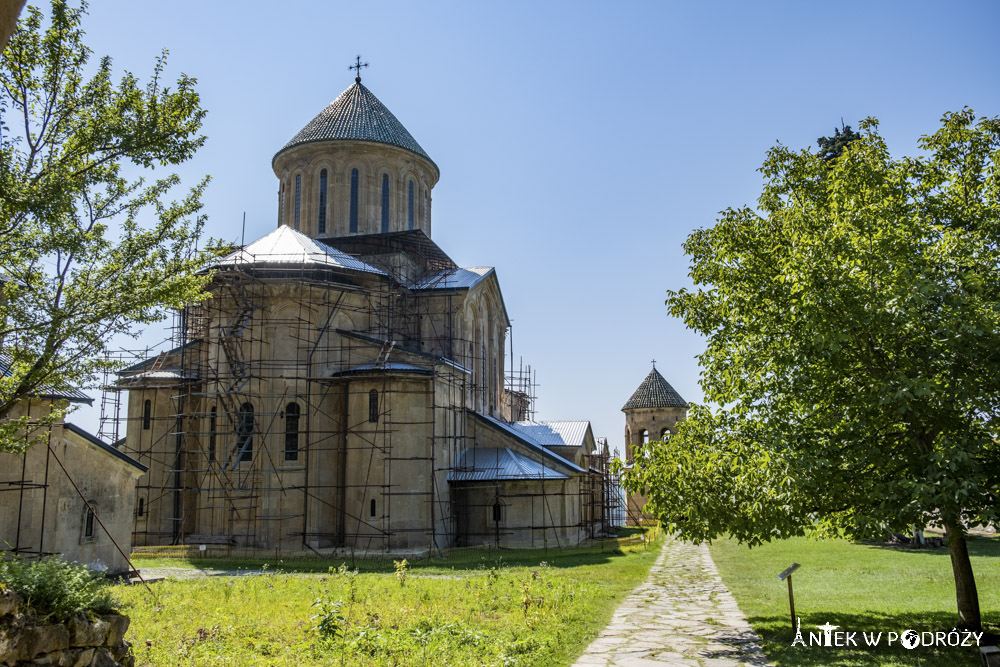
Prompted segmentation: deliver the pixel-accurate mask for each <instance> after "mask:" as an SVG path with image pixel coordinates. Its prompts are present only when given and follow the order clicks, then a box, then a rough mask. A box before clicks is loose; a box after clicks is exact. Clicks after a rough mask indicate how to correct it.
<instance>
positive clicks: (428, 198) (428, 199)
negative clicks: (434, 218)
mask: <svg viewBox="0 0 1000 667" xmlns="http://www.w3.org/2000/svg"><path fill="white" fill-rule="evenodd" d="M430 217H431V196H430V193H429V192H427V191H426V190H425V191H424V231H425V232H426V231H427V230H428V229H430V226H429V225H428V224H427V223H428V221H429V220H430Z"/></svg>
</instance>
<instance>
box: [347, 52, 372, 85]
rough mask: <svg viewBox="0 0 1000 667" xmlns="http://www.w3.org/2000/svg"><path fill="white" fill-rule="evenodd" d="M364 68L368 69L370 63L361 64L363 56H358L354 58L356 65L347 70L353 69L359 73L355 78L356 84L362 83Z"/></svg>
mask: <svg viewBox="0 0 1000 667" xmlns="http://www.w3.org/2000/svg"><path fill="white" fill-rule="evenodd" d="M362 67H368V63H363V62H361V56H360V55H358V56H355V57H354V64H353V65H351V66H350V67H348V68H347V69H349V70H350V69H353V70H355V71H356V72H357V76H355V77H354V81H355V82H356V83H361V68H362Z"/></svg>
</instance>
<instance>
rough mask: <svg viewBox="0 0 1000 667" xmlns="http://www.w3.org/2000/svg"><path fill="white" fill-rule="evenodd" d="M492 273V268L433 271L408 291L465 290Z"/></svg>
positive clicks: (479, 267)
mask: <svg viewBox="0 0 1000 667" xmlns="http://www.w3.org/2000/svg"><path fill="white" fill-rule="evenodd" d="M492 271H493V267H492V266H472V267H469V268H467V269H447V270H445V271H435V272H434V273H432V274H430V275H427V276H424V277H423V278H421V279H420V280H418V281H416V282H415V283H413V284H412V285H410V289H415V290H416V289H466V288H469V287H475V285H476V284H477V283H478V282H479V281H480V280H482V279H483V278H485V277H486V276H487V275H489V274H490V273H491V272H492Z"/></svg>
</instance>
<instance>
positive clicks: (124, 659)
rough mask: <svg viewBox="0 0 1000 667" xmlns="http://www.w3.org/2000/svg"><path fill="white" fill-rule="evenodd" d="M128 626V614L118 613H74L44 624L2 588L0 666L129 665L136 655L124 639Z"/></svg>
mask: <svg viewBox="0 0 1000 667" xmlns="http://www.w3.org/2000/svg"><path fill="white" fill-rule="evenodd" d="M128 625H129V618H128V616H122V615H120V614H105V615H103V616H95V617H94V618H93V619H89V618H87V617H86V616H84V615H83V614H75V615H74V616H72V617H70V619H69V620H68V621H66V622H65V623H44V622H42V621H40V620H39V619H37V618H34V617H33V616H31V615H30V614H29V613H27V610H26V608H25V605H24V601H23V600H21V599H20V597H18V596H17V594H15V593H13V592H12V591H3V592H2V593H0V665H53V666H55V665H58V666H60V667H88V666H91V667H116V666H122V667H132V666H133V665H134V664H135V656H133V655H132V646H131V644H129V643H128V642H127V641H125V639H124V637H125V631H126V630H127V629H128Z"/></svg>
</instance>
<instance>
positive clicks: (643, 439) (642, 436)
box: [639, 429, 649, 445]
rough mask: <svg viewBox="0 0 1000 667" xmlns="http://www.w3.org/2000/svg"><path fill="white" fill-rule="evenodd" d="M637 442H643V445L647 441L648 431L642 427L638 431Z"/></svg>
mask: <svg viewBox="0 0 1000 667" xmlns="http://www.w3.org/2000/svg"><path fill="white" fill-rule="evenodd" d="M639 442H641V443H642V444H644V445H645V444H646V443H647V442H649V431H647V430H646V429H642V430H641V431H640V432H639Z"/></svg>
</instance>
